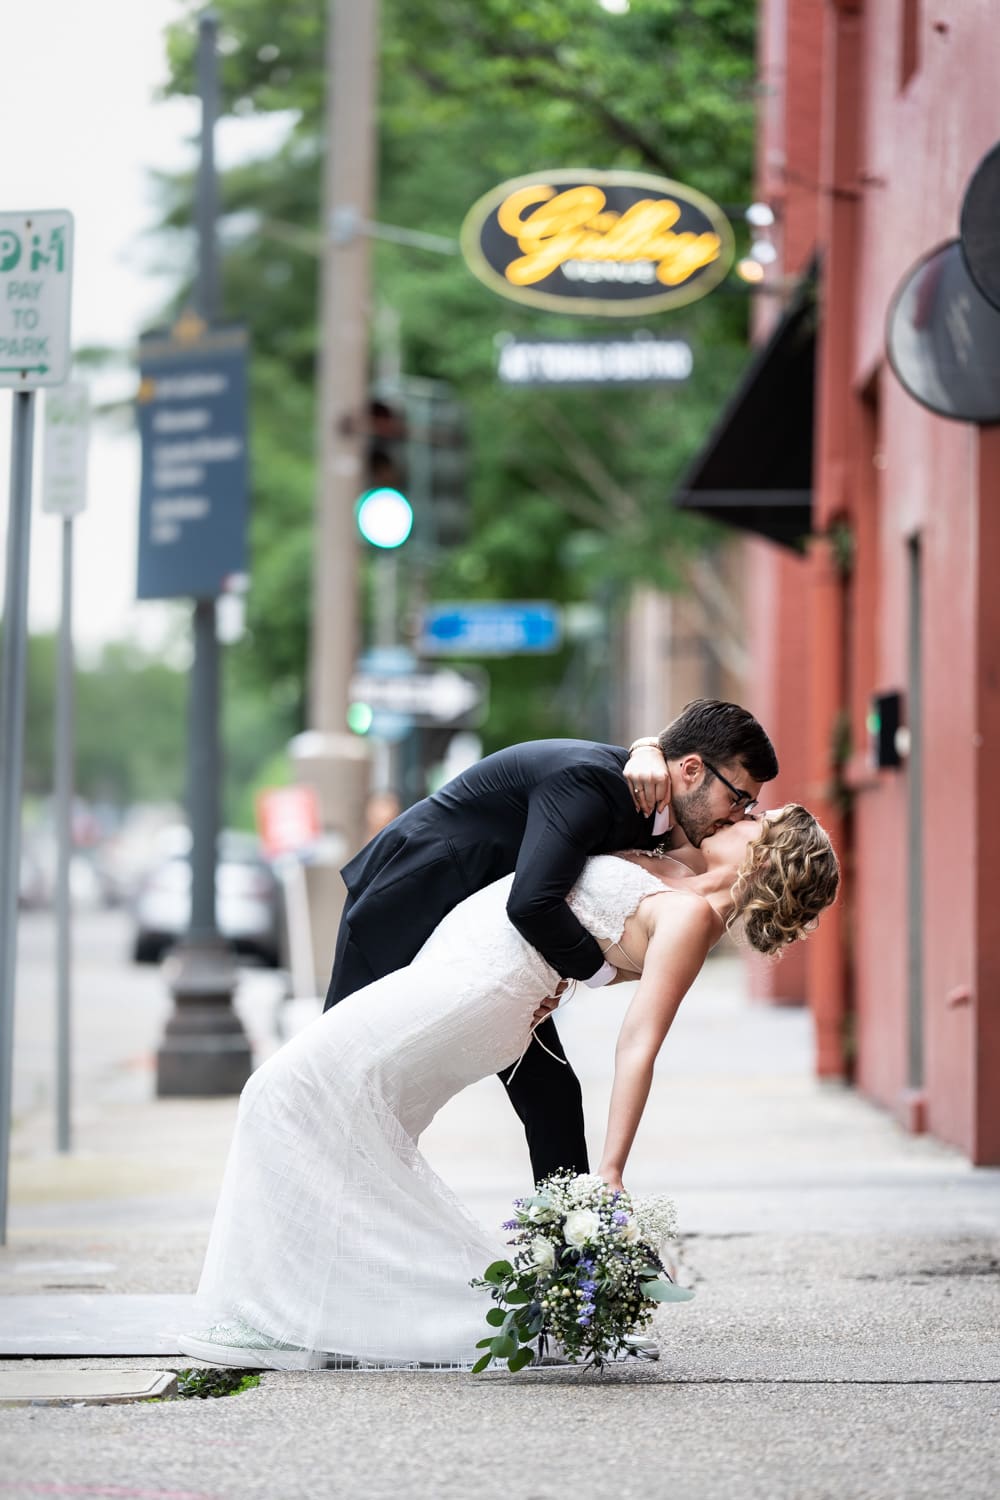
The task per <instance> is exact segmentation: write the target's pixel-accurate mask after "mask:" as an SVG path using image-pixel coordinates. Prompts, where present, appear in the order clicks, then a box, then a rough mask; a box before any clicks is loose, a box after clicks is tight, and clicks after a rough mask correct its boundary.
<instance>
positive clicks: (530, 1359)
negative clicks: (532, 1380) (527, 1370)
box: [507, 1348, 535, 1375]
mask: <svg viewBox="0 0 1000 1500" xmlns="http://www.w3.org/2000/svg"><path fill="white" fill-rule="evenodd" d="M534 1360H535V1355H534V1351H533V1350H531V1349H523V1348H522V1349H518V1351H517V1353H516V1354H512V1355H511V1357H510V1359H509V1360H508V1361H507V1368H508V1370H510V1372H511V1374H513V1375H516V1374H517V1372H518V1370H523V1369H524V1367H525V1365H530V1364H533V1363H534Z"/></svg>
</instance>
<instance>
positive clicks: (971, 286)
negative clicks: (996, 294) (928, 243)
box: [886, 240, 1000, 425]
mask: <svg viewBox="0 0 1000 1500" xmlns="http://www.w3.org/2000/svg"><path fill="white" fill-rule="evenodd" d="M886 352H887V353H888V356H889V363H890V365H891V366H892V368H893V370H894V371H895V373H896V376H897V378H898V379H899V380H900V381H901V383H902V384H903V385H904V386H905V387H906V389H907V390H908V391H909V393H910V395H911V396H913V397H914V398H915V400H917V401H919V402H920V403H921V404H922V405H923V406H926V407H929V408H930V410H931V411H933V412H937V414H938V416H941V417H952V418H954V420H955V421H957V422H979V423H981V424H984V425H985V424H986V423H989V422H1000V312H998V311H997V309H996V308H995V307H994V306H993V304H992V303H991V302H987V300H986V298H985V297H984V296H983V294H982V292H980V290H979V288H978V287H977V286H976V284H975V282H974V281H973V280H972V278H971V276H970V275H969V273H968V270H967V269H966V265H965V258H964V256H963V255H962V251H961V249H960V247H959V243H958V240H949V241H948V242H947V244H944V245H939V246H938V247H937V249H935V250H931V251H930V253H929V254H927V255H925V256H924V257H923V258H922V259H921V260H918V261H917V263H916V265H915V266H913V268H912V269H911V270H910V271H908V272H907V274H906V275H905V276H904V278H903V280H902V281H901V282H900V284H899V286H898V287H897V288H896V292H895V294H894V296H893V299H892V302H891V303H890V305H889V318H888V325H887V329H886Z"/></svg>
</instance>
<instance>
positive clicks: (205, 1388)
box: [175, 1370, 260, 1401]
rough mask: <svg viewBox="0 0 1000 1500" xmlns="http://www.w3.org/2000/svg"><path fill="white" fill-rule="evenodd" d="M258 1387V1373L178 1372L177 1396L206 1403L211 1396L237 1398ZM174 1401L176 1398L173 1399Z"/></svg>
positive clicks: (229, 1371) (222, 1371)
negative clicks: (195, 1398) (243, 1392)
mask: <svg viewBox="0 0 1000 1500" xmlns="http://www.w3.org/2000/svg"><path fill="white" fill-rule="evenodd" d="M257 1385H260V1372H259V1371H250V1372H247V1371H246V1370H178V1371H177V1395H178V1396H180V1397H182V1398H183V1397H192V1396H196V1397H197V1398H198V1399H199V1400H200V1401H207V1400H208V1399H209V1398H210V1397H213V1396H238V1395H239V1394H240V1392H241V1391H252V1390H253V1388H254V1386H257ZM175 1399H176V1398H175Z"/></svg>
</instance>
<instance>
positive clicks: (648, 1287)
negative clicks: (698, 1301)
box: [642, 1281, 694, 1302]
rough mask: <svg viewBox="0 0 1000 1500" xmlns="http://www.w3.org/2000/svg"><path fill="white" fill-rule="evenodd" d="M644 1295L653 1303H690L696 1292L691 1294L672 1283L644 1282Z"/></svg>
mask: <svg viewBox="0 0 1000 1500" xmlns="http://www.w3.org/2000/svg"><path fill="white" fill-rule="evenodd" d="M642 1295H643V1296H644V1297H648V1298H649V1300H650V1301H651V1302H690V1301H691V1299H692V1297H693V1296H694V1292H689V1291H688V1289H687V1287H684V1286H675V1285H674V1283H673V1282H672V1281H644V1282H643V1283H642Z"/></svg>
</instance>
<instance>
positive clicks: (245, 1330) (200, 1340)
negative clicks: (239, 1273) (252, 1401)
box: [177, 1318, 332, 1370]
mask: <svg viewBox="0 0 1000 1500" xmlns="http://www.w3.org/2000/svg"><path fill="white" fill-rule="evenodd" d="M177 1347H178V1349H179V1350H180V1352H181V1353H182V1354H189V1355H191V1357H192V1358H193V1359H201V1360H204V1361H205V1362H206V1364H210V1365H235V1366H238V1367H239V1368H241V1369H247V1370H323V1369H325V1368H326V1367H327V1360H328V1359H330V1358H331V1357H332V1356H330V1355H328V1354H324V1353H322V1352H321V1351H319V1350H316V1349H299V1348H297V1347H296V1346H295V1345H294V1344H282V1343H279V1342H278V1340H277V1339H272V1338H269V1337H268V1336H267V1334H266V1333H261V1332H260V1330H259V1329H258V1328H251V1327H250V1325H249V1323H244V1322H243V1320H242V1318H231V1319H229V1320H228V1321H227V1322H225V1323H215V1324H214V1325H213V1326H212V1327H211V1328H208V1329H206V1330H205V1331H204V1333H198V1334H182V1335H181V1337H180V1338H179V1339H178V1340H177Z"/></svg>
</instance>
